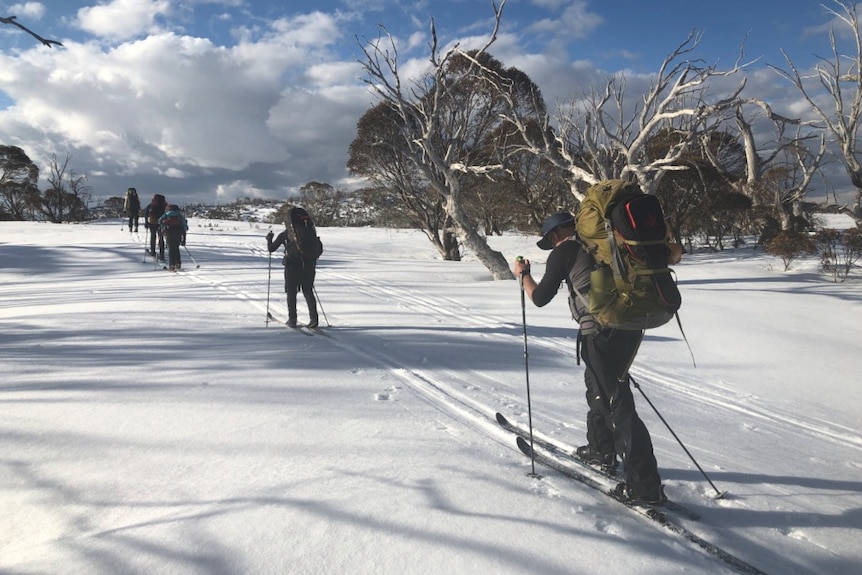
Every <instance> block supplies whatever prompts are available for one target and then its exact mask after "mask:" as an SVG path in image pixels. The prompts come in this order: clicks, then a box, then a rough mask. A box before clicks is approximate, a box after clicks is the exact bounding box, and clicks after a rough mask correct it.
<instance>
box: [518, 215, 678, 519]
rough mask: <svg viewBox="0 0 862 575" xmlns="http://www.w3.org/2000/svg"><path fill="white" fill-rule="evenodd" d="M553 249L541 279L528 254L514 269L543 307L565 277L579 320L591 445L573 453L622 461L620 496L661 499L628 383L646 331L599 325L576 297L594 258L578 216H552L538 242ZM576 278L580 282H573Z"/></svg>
mask: <svg viewBox="0 0 862 575" xmlns="http://www.w3.org/2000/svg"><path fill="white" fill-rule="evenodd" d="M537 245H538V246H539V247H540V248H541V249H543V250H551V253H550V254H549V255H548V259H547V264H546V268H545V275H544V276H543V277H542V279H541V280H540V281H539V282H538V283H536V281H535V280H534V279H533V277H532V276H531V275H530V262H529V260H516V261H515V263H514V272H515V275H516V276H517V277H519V278H520V279H521V282H522V286H523V289H524V292H525V294H526V295H527V296H528V297H529V298H530V300H531V301H532V302H533V303H534V304H535V305H536V306H538V307H542V306H544V305H546V304H547V303H548V302H550V301H551V300H552V299H553V298H554V296H555V295H556V294H557V291H558V290H559V288H560V285H561V284H562V283H563V282H564V281H565V282H566V285H567V286H568V288H569V304H570V306H571V308H572V314H573V316H574V317H575V318H576V319H577V321H578V324H579V326H580V329H579V333H578V340H579V343H580V344H581V352H582V356H583V358H584V363H585V364H586V369H585V370H584V381H585V383H586V388H587V393H586V397H587V405H588V407H589V409H588V412H587V445H583V446H580V447H578V448H577V449H576V450H575V453H574V455H576V456H578V457H580V458H581V459H583V460H584V461H586V462H588V463H590V464H593V465H599V466H601V467H603V468H604V469H606V470H608V471H612V470H615V469H616V467H617V459H616V456H617V454H619V455H620V457H621V458H622V462H623V468H624V469H623V471H624V476H625V481H624V482H622V483H620V484H619V485H617V488H616V491H615V494H616V496H617V497H620V498H623V499H628V500H631V501H632V502H634V503H637V504H645V505H661V504H662V503H664V501H665V500H666V499H665V496H664V488H663V487H662V484H661V477H660V476H659V473H658V467H657V464H656V459H655V455H654V453H653V447H652V440H651V438H650V434H649V431H648V430H647V428H646V426H645V425H644V423H643V422H642V421H641V419H640V417H638V414H637V411H636V410H635V402H634V397H633V395H632V391H631V387H630V385H629V377H628V369H629V366H631V364H632V362H633V361H634V356H635V354H636V353H637V350H638V347H639V346H640V341H641V338H642V337H643V332H641V331H624V330H618V329H614V328H605V329H600V328H599V326H598V324H597V323H596V321H595V319H594V318H593V317H592V316H591V315H590V314H589V312H588V310H586V309H584V306H583V304H582V303H581V302H580V300H579V299H578V298H576V297H574V295H573V292H572V288H573V287H575V288H577V289H578V291H580V293H582V294H585V293H588V292H589V287H590V272H591V271H592V270H593V267H594V262H593V258H592V256H590V255H589V254H588V253H587V252H586V251H584V249H583V247H582V245H581V243H580V242H579V241H577V240H576V232H575V219H574V217H573V216H572V215H571V214H570V213H567V212H559V213H556V214H554V215H552V216H550V217H548V218H547V219H546V220H545V221H544V223H543V225H542V239H541V240H540V241H539V242H538V244H537ZM572 281H574V282H575V283H576V284H577V285H575V286H572Z"/></svg>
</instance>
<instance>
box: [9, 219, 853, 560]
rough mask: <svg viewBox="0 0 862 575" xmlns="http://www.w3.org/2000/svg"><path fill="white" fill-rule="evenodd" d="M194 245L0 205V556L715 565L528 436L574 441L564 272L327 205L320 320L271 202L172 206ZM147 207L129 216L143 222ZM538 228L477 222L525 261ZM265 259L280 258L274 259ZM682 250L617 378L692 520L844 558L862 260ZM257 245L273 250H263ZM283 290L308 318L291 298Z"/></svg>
mask: <svg viewBox="0 0 862 575" xmlns="http://www.w3.org/2000/svg"><path fill="white" fill-rule="evenodd" d="M190 226H191V231H190V234H189V239H188V249H189V250H190V252H191V255H193V256H194V259H195V261H196V262H197V263H198V264H199V265H200V268H195V267H194V262H193V261H192V260H191V259H190V258H189V257H188V254H187V253H186V252H185V251H184V252H183V267H184V271H182V272H180V273H178V274H173V273H170V272H167V271H161V270H154V266H153V263H152V261H151V260H150V261H147V262H144V244H143V243H142V238H140V237H136V236H135V235H133V234H129V233H128V231H122V229H121V228H120V224H119V222H118V221H105V222H97V223H92V224H88V225H52V224H45V223H32V222H20V223H18V222H3V223H0V246H2V247H0V254H2V256H0V310H2V311H0V327H2V329H0V349H2V372H3V378H2V381H0V510H2V512H0V572H2V573H9V574H13V573H14V574H15V575H21V574H25V573H26V574H47V573H51V574H56V573H63V574H66V573H82V574H83V573H86V574H102V573H104V574H108V573H111V574H115V573H142V574H143V573H148V574H149V573H160V574H164V573H208V574H209V573H224V574H227V573H231V574H233V573H255V574H270V573H272V574H276V573H300V574H304V573H315V574H318V573H399V574H402V573H501V574H509V573H511V574H515V573H536V574H569V573H629V574H635V573H649V574H665V573H731V572H733V570H732V569H730V568H728V567H727V566H726V565H725V564H723V563H722V562H720V561H719V560H717V559H715V558H714V557H712V556H710V555H707V554H706V553H704V552H703V551H701V550H700V549H699V548H697V547H695V546H694V545H692V544H690V543H689V542H688V541H686V540H684V539H682V538H681V537H678V536H676V535H673V534H670V533H668V532H667V531H665V530H663V529H661V528H660V527H657V526H656V525H654V524H652V523H650V522H647V521H644V520H643V519H642V518H641V517H639V516H638V515H636V514H633V513H631V512H629V511H627V510H625V509H624V508H622V507H620V506H619V505H618V504H615V503H614V502H612V501H610V500H609V499H607V498H605V497H603V496H602V495H599V494H597V493H596V492H594V491H592V490H590V489H587V488H585V487H583V486H581V485H580V484H577V483H574V482H572V481H570V480H568V479H566V478H565V477H562V476H560V475H558V474H556V473H555V472H553V471H550V470H545V469H538V470H539V471H541V472H542V473H543V475H544V477H543V478H542V479H540V480H537V479H534V478H531V477H528V476H527V474H528V473H529V472H530V461H529V459H528V458H526V457H524V456H523V455H522V454H521V453H520V452H518V451H517V449H516V448H515V445H514V438H513V436H512V435H511V434H508V433H506V432H505V431H503V430H501V429H500V428H499V426H497V424H496V423H495V422H494V414H495V412H497V411H500V412H502V413H504V414H505V415H506V416H507V417H509V418H510V419H512V420H515V421H517V422H519V423H521V424H526V422H527V401H526V397H527V393H526V391H527V390H526V380H527V377H526V375H527V369H526V368H527V367H528V368H529V382H530V391H531V400H532V402H531V403H532V417H533V424H534V426H535V428H536V432H537V434H538V435H541V436H542V437H547V438H550V439H553V440H554V441H557V442H560V443H563V444H566V445H569V446H575V445H578V444H581V443H583V441H584V415H585V412H586V405H585V400H584V398H583V372H582V369H583V367H582V366H578V365H576V362H575V336H576V330H575V327H574V324H573V323H572V322H571V320H570V319H569V318H568V310H567V304H566V301H565V297H564V294H563V293H561V294H560V295H559V296H558V297H557V299H556V300H555V301H554V302H552V303H551V304H550V305H548V306H546V307H544V308H541V309H539V308H536V307H534V306H532V304H530V303H529V302H528V307H527V309H526V318H527V334H528V337H527V346H528V356H527V358H525V356H524V337H523V324H522V322H521V305H520V292H519V289H518V284H517V282H514V281H491V279H490V276H489V274H488V273H487V271H486V270H485V269H484V268H483V266H482V265H481V264H480V263H478V262H477V261H475V259H474V258H472V257H469V254H468V257H467V258H465V260H466V261H464V262H460V263H456V262H444V261H440V260H439V258H437V257H436V253H435V252H434V250H433V249H432V248H431V246H430V244H429V243H428V242H427V240H426V239H425V238H424V236H423V235H422V234H420V233H419V232H413V231H393V230H380V229H355V228H350V229H342V228H339V229H322V230H321V237H322V239H323V242H324V245H325V250H326V251H325V253H324V255H323V257H322V259H321V261H320V265H319V271H318V280H317V284H316V285H317V292H318V295H319V298H320V301H321V303H322V305H323V311H324V312H325V320H326V321H325V322H324V324H325V323H326V322H329V323H331V327H330V328H329V329H327V333H329V334H331V335H332V336H333V337H332V338H327V337H322V336H314V337H308V336H305V335H302V334H301V333H298V332H295V331H292V330H289V329H287V328H285V327H283V326H282V325H280V324H279V323H277V322H276V323H273V322H270V323H269V324H268V325H267V323H266V321H265V319H266V310H267V287H268V285H269V295H270V299H269V304H268V305H269V309H270V310H271V311H272V312H273V313H274V314H275V315H276V316H278V317H280V318H284V316H285V304H284V297H283V295H284V294H283V293H282V292H281V287H282V279H281V266H280V257H278V256H274V257H272V259H271V260H270V259H269V258H268V255H267V253H266V252H265V249H264V246H265V242H264V238H263V236H264V235H265V233H266V231H267V227H268V226H265V225H262V224H248V223H237V222H215V223H213V222H210V221H204V220H195V219H191V220H190ZM141 235H143V234H141ZM535 240H536V238H530V237H521V236H516V235H506V236H503V237H494V238H491V240H490V242H491V244H492V246H493V247H494V248H495V249H499V250H501V251H502V252H503V253H504V254H505V255H506V258H507V259H508V260H509V261H512V260H513V259H514V258H515V256H517V255H524V256H525V257H528V258H530V259H531V260H532V261H533V270H534V273H535V275H536V276H537V277H540V276H541V274H542V273H543V269H542V268H543V265H542V264H543V262H544V258H545V256H546V255H547V254H546V253H545V252H542V251H541V250H539V249H538V248H536V247H535ZM270 264H271V265H272V267H271V268H270V267H269V265H270ZM816 265H817V261H816V258H812V259H810V260H806V261H801V262H799V263H797V264H796V265H795V268H796V269H794V270H792V271H790V272H783V271H782V270H783V267H782V265H781V263H780V262H779V261H778V260H776V259H774V258H771V257H769V256H766V255H764V254H763V253H762V252H760V251H754V250H749V249H740V250H736V251H728V252H724V253H697V254H693V255H688V256H687V257H686V258H685V260H684V261H683V262H682V263H681V264H680V265H678V266H677V267H676V271H677V274H678V278H679V281H680V290H681V292H682V294H683V308H682V310H681V318H682V325H683V328H684V331H685V334H686V336H687V338H688V342H689V343H690V345H691V348H692V351H693V354H694V360H695V361H696V364H697V365H696V367H695V366H694V365H693V364H692V356H691V355H690V354H689V350H688V347H687V346H686V343H685V341H684V340H683V339H682V337H681V335H680V330H679V328H678V327H677V326H676V325H675V323H674V324H668V325H666V326H663V327H661V328H659V329H656V330H652V331H650V332H649V333H648V335H647V338H646V340H645V342H644V344H643V346H642V348H641V352H640V354H639V356H638V359H637V361H636V362H635V364H634V366H633V369H632V375H633V377H634V378H635V380H636V381H637V382H638V383H639V384H640V386H641V388H642V390H643V392H644V393H645V394H646V396H647V397H648V398H649V399H650V400H651V401H652V403H653V404H655V406H656V408H657V409H658V411H659V412H660V413H661V414H662V416H663V417H664V418H665V419H666V420H667V421H668V423H669V424H670V425H671V427H672V428H673V430H674V431H675V432H676V433H677V435H678V436H679V437H680V439H681V440H682V442H683V443H684V444H685V446H686V447H687V448H688V450H689V451H690V452H691V454H692V455H693V456H694V458H695V459H696V460H697V461H698V463H699V464H700V465H701V467H702V468H703V470H704V472H705V473H706V474H707V475H708V477H709V479H710V480H711V481H712V482H713V483H714V485H715V486H716V487H717V488H718V489H719V490H722V491H727V492H728V496H727V498H725V499H722V500H716V499H714V498H712V495H713V494H714V490H713V488H712V486H711V485H710V484H709V482H707V481H706V479H705V478H704V476H703V475H702V474H701V472H700V471H698V469H697V468H696V467H695V466H694V464H693V463H692V461H691V460H690V459H689V458H688V456H687V455H686V454H685V452H684V451H683V450H682V448H681V447H680V445H679V444H678V443H677V441H676V440H675V439H674V438H673V436H672V435H671V433H670V432H669V431H668V430H667V428H666V427H665V426H664V425H663V424H662V422H661V420H660V419H659V418H658V417H657V415H656V413H655V411H653V409H652V408H651V407H650V406H649V404H648V403H647V402H646V401H645V400H644V396H643V395H641V394H640V393H638V392H637V391H636V392H635V397H636V400H637V402H638V410H639V413H640V414H641V416H642V417H643V419H644V420H645V422H646V424H647V426H648V427H649V429H650V431H651V433H652V437H653V441H654V443H655V449H656V455H657V458H658V462H659V467H660V470H661V472H662V476H663V479H664V482H665V485H666V488H667V493H668V494H669V495H670V496H671V497H672V498H673V499H675V500H678V501H680V502H681V503H683V504H685V505H687V506H688V507H691V508H693V509H695V510H696V511H698V512H699V513H700V514H701V516H702V518H701V520H700V521H699V522H691V521H684V522H683V523H684V525H685V526H686V527H687V528H689V529H690V530H691V531H693V532H695V533H696V534H698V535H699V536H701V537H703V538H705V539H707V540H709V541H711V542H713V543H715V544H717V545H720V546H721V547H722V548H724V549H725V550H726V551H728V552H729V553H732V554H733V555H735V556H737V557H739V558H740V559H742V560H744V561H746V562H748V563H751V564H753V565H754V566H756V567H757V568H759V569H761V570H763V571H765V572H767V573H771V574H772V573H774V574H782V575H792V574H807V573H859V572H860V571H859V569H860V568H859V565H862V549H860V545H859V543H860V539H859V533H860V531H859V527H860V525H862V516H860V510H862V479H860V475H862V474H860V470H862V433H860V428H859V414H860V412H862V394H860V393H859V387H858V357H859V355H858V351H859V339H860V338H859V336H860V332H862V324H861V323H860V319H862V306H860V301H862V283H860V282H859V281H858V274H857V278H855V279H854V278H851V280H850V281H848V282H847V283H843V284H835V283H832V282H830V281H829V279H828V278H827V277H824V276H821V275H819V274H817V273H816ZM270 270H271V271H270ZM304 311H305V310H304V305H303V303H302V299H301V298H300V320H303V319H304V318H305V315H304ZM321 319H324V316H321Z"/></svg>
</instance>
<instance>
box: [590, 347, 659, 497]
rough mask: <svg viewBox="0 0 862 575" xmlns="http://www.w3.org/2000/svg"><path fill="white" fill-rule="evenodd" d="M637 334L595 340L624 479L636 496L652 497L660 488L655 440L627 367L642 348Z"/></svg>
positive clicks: (603, 393)
mask: <svg viewBox="0 0 862 575" xmlns="http://www.w3.org/2000/svg"><path fill="white" fill-rule="evenodd" d="M641 338H642V334H641V333H640V332H638V331H622V330H610V331H608V332H607V333H605V332H603V333H601V334H599V336H597V338H596V349H595V351H596V353H597V355H598V356H599V358H600V360H599V361H598V362H594V363H598V364H600V365H601V369H602V374H601V378H600V386H601V391H602V395H603V397H604V399H605V401H606V402H607V405H608V409H609V412H610V426H611V428H612V429H613V430H614V443H615V444H616V451H617V453H618V454H619V455H620V457H621V458H622V460H623V464H624V466H625V469H624V471H625V478H626V483H627V484H628V486H629V488H630V489H631V490H632V491H634V494H635V495H636V496H643V497H645V498H652V496H653V495H658V494H659V493H660V488H661V477H660V476H659V473H658V465H657V463H656V459H655V454H654V453H653V446H652V439H651V438H650V434H649V431H648V430H647V428H646V426H645V425H644V423H643V421H642V420H641V418H640V417H639V416H638V414H637V410H636V408H635V401H634V396H633V395H632V390H631V386H630V384H629V378H628V368H629V366H630V365H631V362H632V359H633V357H634V355H635V354H636V353H637V350H638V347H640V341H641Z"/></svg>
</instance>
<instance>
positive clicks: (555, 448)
mask: <svg viewBox="0 0 862 575" xmlns="http://www.w3.org/2000/svg"><path fill="white" fill-rule="evenodd" d="M497 423H499V424H500V427H502V428H503V429H505V430H506V431H510V432H512V433H514V434H515V435H517V436H518V437H521V438H523V439H524V440H526V441H528V442H529V441H530V432H529V431H527V430H526V429H523V428H521V427H518V426H517V425H515V424H514V423H512V422H511V421H509V420H508V419H506V416H505V415H503V414H502V413H498V414H497ZM532 439H533V445H535V446H537V447H540V448H541V449H544V450H545V451H547V452H548V453H551V454H552V455H554V456H555V457H558V458H561V459H564V460H565V461H566V462H569V463H572V464H575V465H578V466H580V467H582V468H583V469H584V471H587V472H591V473H597V474H599V475H601V476H602V477H605V478H607V479H610V480H612V481H615V482H619V481H622V480H623V477H622V476H620V475H618V474H616V473H611V472H608V471H606V470H604V469H602V468H600V467H598V466H595V465H591V464H589V463H587V462H586V461H584V460H583V459H581V458H580V457H578V456H577V455H575V454H574V453H572V452H570V451H566V450H565V449H563V448H562V447H560V446H559V445H557V444H555V443H551V442H550V441H547V440H545V439H540V438H538V437H536V436H535V435H533V438H532ZM527 445H529V443H528V444H527ZM664 506H665V508H666V509H667V510H668V511H671V512H673V513H676V514H677V515H680V516H682V517H685V518H686V519H689V520H691V521H698V520H699V519H700V514H698V513H697V512H695V511H693V510H691V509H689V508H688V507H685V506H684V505H681V504H679V503H677V502H676V501H667V502H666V503H665V505H664Z"/></svg>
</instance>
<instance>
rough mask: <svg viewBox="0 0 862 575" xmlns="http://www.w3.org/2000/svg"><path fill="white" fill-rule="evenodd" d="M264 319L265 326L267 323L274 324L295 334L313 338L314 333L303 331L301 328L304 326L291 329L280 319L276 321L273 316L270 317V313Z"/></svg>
mask: <svg viewBox="0 0 862 575" xmlns="http://www.w3.org/2000/svg"><path fill="white" fill-rule="evenodd" d="M266 319H267V324H268V323H269V322H272V323H276V324H278V325H281V326H284V327H286V328H287V329H289V330H292V331H295V332H297V333H301V334H302V335H306V336H308V337H314V333H312V332H310V331H308V330H305V329H303V327H304V326H301V325H296V326H294V327H291V326H289V325H287V322H286V321H281V320H280V319H278V318H277V317H275V316H274V315H272V312H267V314H266Z"/></svg>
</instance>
